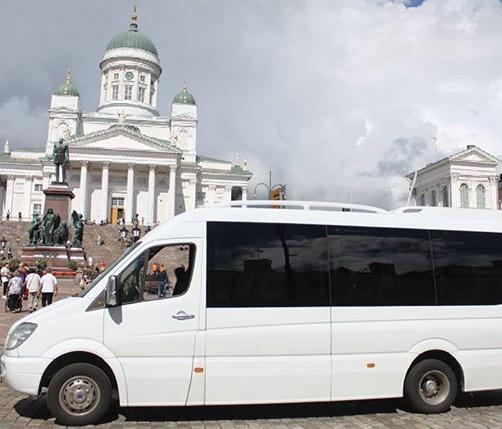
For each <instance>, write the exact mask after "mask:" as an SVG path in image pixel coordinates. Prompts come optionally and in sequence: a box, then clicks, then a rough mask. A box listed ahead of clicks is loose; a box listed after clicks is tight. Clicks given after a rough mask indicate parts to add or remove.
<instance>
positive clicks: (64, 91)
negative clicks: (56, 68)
mask: <svg viewBox="0 0 502 429" xmlns="http://www.w3.org/2000/svg"><path fill="white" fill-rule="evenodd" d="M54 95H73V96H75V97H78V96H79V95H80V94H79V92H78V89H77V87H76V86H75V85H74V84H73V82H72V80H71V71H70V69H68V74H67V75H66V80H65V82H64V83H63V84H62V85H60V86H59V87H58V89H56V91H55V92H54Z"/></svg>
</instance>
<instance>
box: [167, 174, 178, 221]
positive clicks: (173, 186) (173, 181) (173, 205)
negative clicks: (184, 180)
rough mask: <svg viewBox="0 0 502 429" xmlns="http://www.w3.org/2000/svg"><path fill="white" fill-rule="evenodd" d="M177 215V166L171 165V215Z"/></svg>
mask: <svg viewBox="0 0 502 429" xmlns="http://www.w3.org/2000/svg"><path fill="white" fill-rule="evenodd" d="M174 215H176V167H175V166H171V167H169V216H174Z"/></svg>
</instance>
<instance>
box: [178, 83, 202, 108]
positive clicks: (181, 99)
mask: <svg viewBox="0 0 502 429" xmlns="http://www.w3.org/2000/svg"><path fill="white" fill-rule="evenodd" d="M173 104H190V105H192V106H195V105H196V104H197V103H196V102H195V98H194V97H193V95H192V94H190V93H189V92H188V91H187V86H186V85H185V86H183V89H182V90H181V92H180V93H179V94H178V95H177V96H176V97H174V99H173Z"/></svg>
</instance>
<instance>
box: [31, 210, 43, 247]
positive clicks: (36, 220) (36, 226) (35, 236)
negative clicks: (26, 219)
mask: <svg viewBox="0 0 502 429" xmlns="http://www.w3.org/2000/svg"><path fill="white" fill-rule="evenodd" d="M41 226H42V220H41V219H40V216H39V214H38V213H35V214H34V215H33V219H32V221H31V226H30V228H29V229H28V236H29V237H30V246H36V245H37V243H38V242H39V241H40V239H41V238H42V230H41Z"/></svg>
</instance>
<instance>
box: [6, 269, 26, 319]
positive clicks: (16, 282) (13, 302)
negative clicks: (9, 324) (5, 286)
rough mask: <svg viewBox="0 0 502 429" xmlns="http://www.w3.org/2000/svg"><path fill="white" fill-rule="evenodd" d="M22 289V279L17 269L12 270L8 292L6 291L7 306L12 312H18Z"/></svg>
mask: <svg viewBox="0 0 502 429" xmlns="http://www.w3.org/2000/svg"><path fill="white" fill-rule="evenodd" d="M22 290H23V280H22V279H21V276H20V273H19V271H18V270H16V271H15V272H14V277H12V278H11V279H10V280H9V292H8V303H7V305H8V307H9V311H10V312H12V313H19V312H20V311H21V308H20V306H19V298H20V296H21V292H22Z"/></svg>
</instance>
